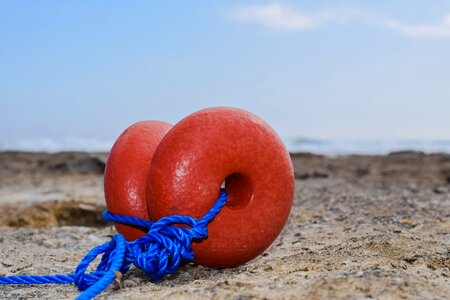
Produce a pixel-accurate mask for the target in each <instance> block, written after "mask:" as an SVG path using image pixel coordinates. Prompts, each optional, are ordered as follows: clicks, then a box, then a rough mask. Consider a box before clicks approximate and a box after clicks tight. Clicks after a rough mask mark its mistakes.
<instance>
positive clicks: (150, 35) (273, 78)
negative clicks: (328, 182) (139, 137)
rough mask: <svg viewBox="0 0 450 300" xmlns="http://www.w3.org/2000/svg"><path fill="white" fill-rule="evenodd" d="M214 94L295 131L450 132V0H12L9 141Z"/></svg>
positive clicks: (36, 139)
mask: <svg viewBox="0 0 450 300" xmlns="http://www.w3.org/2000/svg"><path fill="white" fill-rule="evenodd" d="M210 106H235V107H241V108H244V109H247V110H249V111H252V112H254V113H256V114H257V115H259V116H260V117H262V118H263V119H264V120H265V121H266V122H268V123H269V124H270V125H271V126H272V127H273V128H274V129H275V130H276V131H277V132H278V133H279V135H280V136H281V137H283V138H285V139H289V138H295V137H302V138H310V139H333V140H436V139H437V140H450V2H449V1H439V0H436V1H433V5H430V4H429V1H371V2H369V1H364V2H363V1H345V0H344V1H278V2H265V1H196V2H188V1H46V0H43V1H5V0H0V148H1V149H11V148H20V149H32V150H33V149H35V150H59V149H67V148H83V149H107V148H108V147H110V146H111V143H112V142H113V141H114V140H115V138H117V136H118V135H119V134H120V133H121V132H122V131H123V130H124V129H125V128H126V127H127V126H129V125H131V124H133V123H135V122H137V121H140V120H146V119H156V120H164V121H167V122H169V123H176V122H177V121H179V120H180V119H182V118H183V117H185V116H187V115H188V114H190V113H192V112H194V111H196V110H199V109H202V108H206V107H210Z"/></svg>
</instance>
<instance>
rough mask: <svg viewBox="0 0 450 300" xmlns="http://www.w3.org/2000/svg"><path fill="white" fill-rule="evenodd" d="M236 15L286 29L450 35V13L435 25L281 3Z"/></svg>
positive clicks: (239, 11)
mask: <svg viewBox="0 0 450 300" xmlns="http://www.w3.org/2000/svg"><path fill="white" fill-rule="evenodd" d="M232 17H233V18H234V19H235V20H237V21H240V22H249V23H256V24H259V25H262V26H265V27H269V28H274V29H279V30H286V31H304V30H312V29H316V28H319V27H322V26H325V25H330V24H356V25H365V26H372V27H380V28H385V29H390V30H393V31H395V32H397V33H400V34H402V35H405V36H411V37H434V38H450V14H447V15H446V16H445V17H444V18H443V20H442V21H441V22H438V23H434V24H408V23H406V22H402V21H399V20H395V19H387V18H382V17H379V16H376V15H374V14H371V13H368V12H364V11H362V10H358V9H349V8H346V9H340V8H335V9H327V10H319V11H316V12H305V11H300V10H298V9H295V8H292V7H288V6H286V5H282V4H279V3H271V4H264V5H250V6H241V7H238V8H236V9H234V10H233V12H232Z"/></svg>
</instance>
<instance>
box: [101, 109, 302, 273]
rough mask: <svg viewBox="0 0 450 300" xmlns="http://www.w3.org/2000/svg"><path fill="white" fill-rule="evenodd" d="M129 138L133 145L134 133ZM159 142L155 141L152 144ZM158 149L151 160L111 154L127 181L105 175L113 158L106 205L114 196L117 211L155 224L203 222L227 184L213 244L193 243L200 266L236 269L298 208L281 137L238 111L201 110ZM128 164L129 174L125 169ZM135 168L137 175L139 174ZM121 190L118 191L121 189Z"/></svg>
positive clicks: (125, 153) (113, 206)
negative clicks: (173, 218)
mask: <svg viewBox="0 0 450 300" xmlns="http://www.w3.org/2000/svg"><path fill="white" fill-rule="evenodd" d="M138 124H139V123H138ZM165 128H166V127H165ZM135 129H136V130H138V128H135ZM164 133H165V132H164ZM164 133H163V132H161V136H158V137H162V136H163V135H164ZM123 135H125V133H124V134H122V136H123ZM145 135H149V134H148V133H146V134H143V135H142V136H141V135H139V139H140V140H139V142H137V144H139V145H141V144H145V143H144V142H143V140H144V139H145ZM122 136H121V137H120V138H119V139H121V138H122ZM129 138H130V142H131V139H133V135H130V136H129ZM157 141H159V140H158V138H154V139H153V141H152V143H153V142H154V143H156V142H157ZM118 142H119V141H118ZM118 142H116V144H117V143H118ZM122 143H123V142H120V143H119V145H121V144H122ZM145 147H147V146H145ZM152 147H153V146H152ZM154 147H156V150H154V148H152V149H153V150H148V153H149V154H146V155H147V156H146V158H145V159H141V158H139V156H140V155H141V154H140V153H141V152H140V151H135V150H134V151H131V150H127V147H123V148H121V147H116V146H114V148H113V149H112V152H111V156H112V157H116V159H117V160H118V161H119V162H118V163H117V164H116V167H117V170H116V171H115V172H117V173H119V175H120V176H119V177H117V178H116V181H114V180H115V178H114V176H111V175H109V176H106V175H108V172H110V171H109V169H110V166H109V164H112V163H114V159H111V157H110V159H109V160H108V166H107V169H106V174H105V191H107V192H106V196H107V199H108V197H114V199H113V198H110V199H108V201H107V204H108V208H109V209H110V211H111V212H112V213H121V214H127V215H134V216H137V217H144V218H148V217H150V218H151V219H152V220H158V219H159V218H161V217H163V216H170V215H174V214H181V215H189V216H192V217H195V218H201V217H202V216H203V215H204V214H205V213H206V212H207V211H208V210H209V209H210V208H211V206H212V205H213V204H214V202H215V200H216V199H217V198H218V196H219V192H220V187H221V185H222V183H225V189H226V190H227V192H228V195H229V198H228V202H227V204H226V205H225V207H224V208H223V209H222V210H221V212H220V213H219V214H218V215H217V216H216V217H215V219H214V220H213V221H212V222H211V223H209V225H208V231H209V235H208V238H207V239H205V240H201V241H195V242H194V243H193V248H194V253H195V260H194V261H195V262H196V263H198V264H202V265H205V266H210V267H216V268H224V267H234V266H237V265H240V264H243V263H245V262H247V261H249V260H251V259H253V258H255V257H256V256H258V255H259V254H261V253H262V252H263V251H264V250H265V249H266V248H267V247H269V246H270V244H271V243H272V242H273V241H274V240H275V238H276V237H277V236H278V234H279V233H280V231H281V229H282V228H283V226H284V224H285V222H286V220H287V218H288V216H289V212H290V209H291V206H292V199H293V192H294V176H293V168H292V163H291V160H290V158H289V154H288V152H287V150H286V148H285V147H284V145H283V143H282V142H281V140H280V138H279V137H278V135H277V134H276V133H275V132H274V131H273V129H272V128H271V127H270V126H269V125H267V124H266V123H265V122H264V121H262V120H261V119H260V118H259V117H257V116H255V115H253V114H251V113H249V112H247V111H244V110H241V109H236V108H224V107H221V108H209V109H205V110H201V111H199V112H196V113H194V114H192V115H190V116H188V117H186V118H185V119H183V120H182V121H180V122H179V123H178V124H176V125H175V126H174V127H173V128H172V129H171V130H170V131H169V132H167V134H165V136H164V137H163V138H162V140H161V142H160V144H159V145H158V146H154ZM150 148H151V147H148V148H146V149H150ZM117 149H122V152H121V153H119V152H117V151H118V150H117ZM152 151H155V152H154V154H153V159H152V160H151V163H150V162H149V159H148V157H151V156H152V155H150V154H151V153H150V152H152ZM146 153H147V152H146ZM122 156H124V157H127V158H126V159H125V158H123V159H122V158H121V157H122ZM121 160H130V162H127V163H124V162H123V161H121ZM131 160H139V162H131ZM145 163H146V166H145V167H144V166H142V164H145ZM130 164H132V165H130ZM121 166H122V167H123V168H125V169H123V170H120V169H119V168H121ZM135 167H137V168H138V171H133V168H135ZM148 169H149V173H148V175H149V176H148V181H146V180H145V179H144V177H145V174H144V172H145V170H147V171H148ZM115 172H111V173H115ZM128 172H131V174H130V175H127V173H128ZM137 173H138V174H137ZM112 175H113V174H112ZM128 176H131V177H132V178H133V179H132V180H130V179H127V177H128ZM125 182H126V183H125ZM145 182H146V183H145ZM116 184H119V187H117V188H116V187H114V186H115V185H116ZM145 184H146V186H147V205H148V214H147V212H143V211H142V202H143V201H142V198H141V197H142V195H144V193H143V192H142V190H141V188H142V187H143V186H144V185H145ZM134 189H136V190H139V195H140V196H139V200H136V198H133V197H131V196H130V192H129V191H130V190H134ZM116 192H117V195H115V196H113V193H116ZM122 207H123V208H122ZM113 209H114V210H113ZM117 229H118V231H119V232H121V233H123V234H125V236H126V237H127V239H132V238H136V237H137V236H139V235H142V232H136V231H134V229H129V228H123V227H121V226H117Z"/></svg>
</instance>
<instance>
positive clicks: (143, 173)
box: [104, 121, 172, 241]
mask: <svg viewBox="0 0 450 300" xmlns="http://www.w3.org/2000/svg"><path fill="white" fill-rule="evenodd" d="M171 127H172V125H170V124H168V123H165V122H160V121H142V122H138V123H136V124H134V125H131V126H130V127H128V128H127V129H126V130H125V131H124V132H123V133H122V134H121V135H120V136H119V138H118V139H117V141H116V142H115V143H114V146H113V147H112V149H111V152H110V154H109V157H108V161H107V162H106V169H105V181H104V182H105V198H106V205H107V206H108V210H109V211H110V212H111V213H113V214H123V215H127V216H134V217H139V218H144V219H147V220H148V219H149V216H148V212H147V202H146V185H147V176H148V172H149V170H150V165H151V161H152V159H153V154H154V152H155V150H156V147H158V144H159V143H160V141H161V139H162V138H163V137H164V135H165V134H166V133H167V131H169V129H170V128H171ZM115 227H116V229H117V231H118V232H120V233H121V234H123V235H124V236H125V238H126V239H127V240H129V241H132V240H135V239H137V238H138V237H140V236H143V235H144V234H145V233H146V232H145V231H142V230H140V229H138V228H133V227H131V226H125V225H121V224H115Z"/></svg>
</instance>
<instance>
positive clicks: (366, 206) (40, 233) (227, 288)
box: [0, 152, 450, 299]
mask: <svg viewBox="0 0 450 300" xmlns="http://www.w3.org/2000/svg"><path fill="white" fill-rule="evenodd" d="M105 159H106V154H87V153H62V154H54V155H49V154H31V153H11V152H9V153H0V226H1V227H0V228H1V230H0V275H18V274H42V275H43V274H55V273H70V272H73V269H74V267H75V266H76V265H77V263H78V261H79V260H80V259H81V258H82V256H83V255H84V254H85V253H86V252H87V251H88V250H89V249H91V248H92V247H94V246H96V245H98V244H100V243H102V242H106V241H108V240H109V238H110V236H111V235H113V234H114V233H115V232H114V229H113V228H112V227H111V226H109V225H107V224H105V223H103V222H102V220H101V218H100V213H101V211H102V210H103V209H104V200H103V190H102V176H101V173H102V168H104V161H105ZM292 159H293V163H294V166H295V173H296V177H297V181H296V193H295V200H294V206H293V208H292V212H291V216H290V218H289V221H288V223H287V224H286V227H285V229H284V230H283V232H282V234H281V235H280V236H279V238H278V239H277V240H276V241H275V242H274V244H273V245H272V247H271V248H269V249H268V250H267V251H266V252H265V253H264V254H263V255H262V256H260V257H258V258H257V259H255V260H253V261H252V262H250V263H248V264H246V265H243V266H240V267H238V268H234V269H224V270H214V269H209V268H204V267H201V266H196V265H192V264H187V265H185V266H184V267H182V268H180V270H179V271H178V272H177V273H175V274H173V275H171V276H168V277H167V278H166V279H165V280H163V281H160V282H151V281H149V280H148V279H147V278H146V277H145V275H144V274H143V273H142V272H141V271H140V270H135V269H134V270H132V271H130V272H129V273H128V274H127V275H126V276H125V278H124V281H123V286H124V288H123V289H119V286H118V285H115V286H112V287H111V288H109V289H108V290H107V291H106V292H104V293H103V294H102V295H101V298H107V299H124V298H125V299H127V298H128V299H149V298H150V299H152V298H154V299H159V298H162V297H165V298H169V299H178V298H187V299H197V298H198V299H201V298H205V297H207V298H213V299H250V298H255V299H330V298H333V299H370V298H383V299H450V292H449V291H450V278H449V277H450V156H449V155H438V154H435V155H425V154H423V153H415V152H403V153H395V154H392V155H389V156H350V157H338V158H327V157H323V156H317V155H312V154H293V155H292ZM102 164H103V165H102ZM55 165H56V166H57V167H55ZM59 166H65V167H59ZM77 294H78V291H77V289H76V287H74V286H72V285H69V286H67V285H59V286H45V287H44V286H1V288H0V298H2V299H3V298H17V299H29V298H36V299H37V298H39V299H55V298H58V299H59V298H73V297H75V296H76V295H77Z"/></svg>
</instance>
